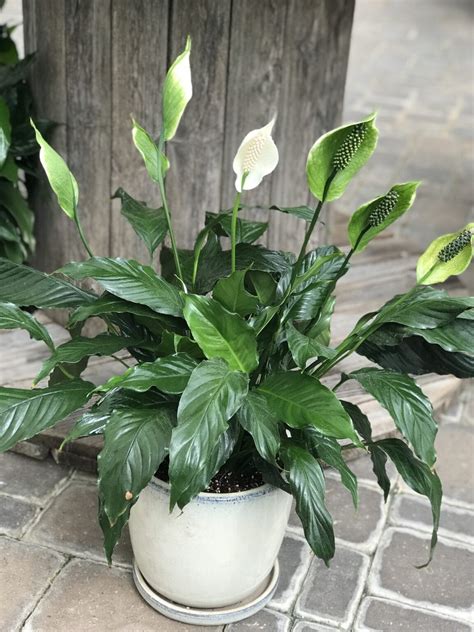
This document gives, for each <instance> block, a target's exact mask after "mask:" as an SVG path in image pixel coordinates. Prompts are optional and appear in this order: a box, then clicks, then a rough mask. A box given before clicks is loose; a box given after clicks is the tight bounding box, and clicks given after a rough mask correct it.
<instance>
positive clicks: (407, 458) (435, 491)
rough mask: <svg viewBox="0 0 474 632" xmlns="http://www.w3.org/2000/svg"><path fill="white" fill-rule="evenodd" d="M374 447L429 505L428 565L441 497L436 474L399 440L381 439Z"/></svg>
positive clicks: (439, 482) (435, 537) (434, 543)
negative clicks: (430, 527) (429, 539)
mask: <svg viewBox="0 0 474 632" xmlns="http://www.w3.org/2000/svg"><path fill="white" fill-rule="evenodd" d="M376 445H377V446H378V447H380V448H381V449H382V450H383V451H384V452H385V453H386V454H388V456H389V457H390V459H391V460H392V461H393V463H394V464H395V467H396V468H397V470H398V472H399V474H400V476H401V477H402V478H403V480H404V481H405V483H406V484H407V485H409V487H411V488H412V489H413V490H414V491H415V492H417V493H418V494H422V495H423V496H426V497H427V498H428V500H429V501H430V503H431V511H432V514H433V534H432V536H431V551H430V558H429V560H428V563H429V562H430V561H431V558H432V555H433V549H434V547H435V546H436V542H437V539H438V537H437V533H438V526H439V517H440V512H441V499H442V496H443V490H442V487H441V481H440V480H439V478H438V475H437V474H436V472H433V471H432V470H431V469H430V468H429V467H428V466H427V465H426V464H425V463H423V462H421V461H419V460H418V459H416V458H415V457H414V456H413V454H412V452H411V450H410V448H409V447H408V446H407V445H405V443H403V441H401V440H400V439H382V440H381V441H377V443H376ZM425 566H426V565H425Z"/></svg>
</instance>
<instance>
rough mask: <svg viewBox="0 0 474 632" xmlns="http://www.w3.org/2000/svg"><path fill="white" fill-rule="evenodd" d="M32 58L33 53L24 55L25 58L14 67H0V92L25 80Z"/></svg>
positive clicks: (33, 56)
mask: <svg viewBox="0 0 474 632" xmlns="http://www.w3.org/2000/svg"><path fill="white" fill-rule="evenodd" d="M34 58H35V55H34V53H31V54H29V55H25V57H24V58H23V59H22V60H20V61H19V62H18V63H17V64H15V65H14V66H10V65H8V66H4V65H0V90H1V91H3V90H6V88H10V87H11V86H14V85H15V84H17V83H18V82H20V81H23V80H24V79H26V77H27V73H28V70H29V67H30V66H31V64H32V62H33V61H34Z"/></svg>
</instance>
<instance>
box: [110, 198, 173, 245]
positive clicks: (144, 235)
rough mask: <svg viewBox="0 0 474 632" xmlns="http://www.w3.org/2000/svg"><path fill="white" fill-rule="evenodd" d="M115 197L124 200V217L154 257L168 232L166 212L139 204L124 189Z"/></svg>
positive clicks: (122, 210) (122, 211)
mask: <svg viewBox="0 0 474 632" xmlns="http://www.w3.org/2000/svg"><path fill="white" fill-rule="evenodd" d="M113 197H114V198H120V199H121V200H122V209H121V213H122V215H123V216H124V217H125V218H126V219H127V220H128V221H129V222H130V225H131V226H132V228H133V230H134V231H135V232H136V234H137V235H138V236H139V237H140V239H142V240H143V242H144V244H145V246H146V247H147V249H148V252H149V253H150V255H152V254H153V253H154V252H155V250H156V248H157V247H158V246H159V245H160V244H161V242H162V241H163V239H164V238H165V237H166V233H167V232H168V224H167V222H166V215H165V211H164V210H163V209H162V208H149V207H148V206H146V205H145V204H142V203H140V202H137V200H134V199H133V198H132V197H131V196H130V195H128V193H126V191H124V190H123V189H117V191H116V192H115V194H114V196H113Z"/></svg>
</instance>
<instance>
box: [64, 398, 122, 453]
mask: <svg viewBox="0 0 474 632" xmlns="http://www.w3.org/2000/svg"><path fill="white" fill-rule="evenodd" d="M110 416H111V413H110V412H109V411H106V410H101V409H100V407H98V408H96V409H91V410H87V411H86V412H85V413H84V414H83V415H82V416H81V417H79V419H78V420H77V421H76V423H75V424H74V426H73V427H72V428H71V430H70V431H69V432H68V434H67V435H66V436H65V438H64V440H63V442H62V444H61V447H60V450H62V449H63V446H64V445H65V444H66V443H70V442H71V441H75V440H76V439H81V438H82V437H90V436H91V435H97V434H102V433H103V432H104V428H105V426H106V424H107V422H108V421H109V419H110Z"/></svg>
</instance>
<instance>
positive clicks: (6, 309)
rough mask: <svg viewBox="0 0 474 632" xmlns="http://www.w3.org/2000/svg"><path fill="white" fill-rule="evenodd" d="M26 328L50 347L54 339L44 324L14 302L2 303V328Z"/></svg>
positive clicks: (0, 310) (32, 335)
mask: <svg viewBox="0 0 474 632" xmlns="http://www.w3.org/2000/svg"><path fill="white" fill-rule="evenodd" d="M17 328H18V329H26V331H27V332H28V333H29V334H30V336H31V337H32V338H34V339H35V340H42V341H43V342H45V343H46V344H47V345H48V347H49V348H50V349H52V348H53V347H54V345H53V341H52V340H51V337H50V335H49V333H48V330H47V329H46V327H44V325H42V324H41V323H39V322H38V321H37V320H36V319H35V318H34V317H33V316H31V314H28V312H24V311H23V310H22V309H20V308H19V307H17V306H16V305H14V304H13V303H0V329H17Z"/></svg>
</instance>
